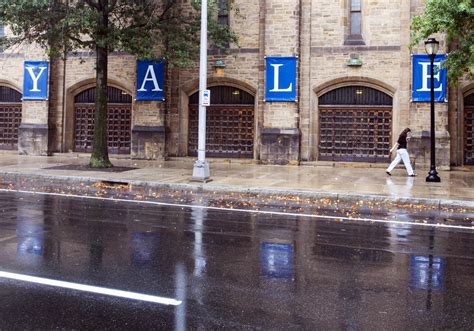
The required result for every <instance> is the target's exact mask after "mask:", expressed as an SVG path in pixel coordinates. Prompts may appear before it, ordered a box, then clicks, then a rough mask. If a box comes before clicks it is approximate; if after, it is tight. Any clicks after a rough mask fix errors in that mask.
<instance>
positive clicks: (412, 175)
mask: <svg viewBox="0 0 474 331" xmlns="http://www.w3.org/2000/svg"><path fill="white" fill-rule="evenodd" d="M408 176H409V177H416V174H411V175H408Z"/></svg>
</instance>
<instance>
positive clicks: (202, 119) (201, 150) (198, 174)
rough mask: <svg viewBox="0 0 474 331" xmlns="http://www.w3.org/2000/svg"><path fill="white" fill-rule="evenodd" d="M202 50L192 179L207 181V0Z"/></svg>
mask: <svg viewBox="0 0 474 331" xmlns="http://www.w3.org/2000/svg"><path fill="white" fill-rule="evenodd" d="M200 50H201V52H200V62H199V129H198V159H197V161H196V162H195V163H194V167H193V177H192V180H195V181H202V182H206V181H209V177H210V172H209V164H208V163H207V162H206V107H205V106H203V105H202V93H203V91H204V90H205V89H206V88H207V0H202V2H201V45H200Z"/></svg>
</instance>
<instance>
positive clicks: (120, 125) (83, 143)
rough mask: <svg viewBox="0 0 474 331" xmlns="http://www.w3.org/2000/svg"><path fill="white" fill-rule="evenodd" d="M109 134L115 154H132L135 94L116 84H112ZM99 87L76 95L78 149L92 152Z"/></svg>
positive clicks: (108, 113) (111, 149)
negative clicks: (96, 93) (124, 90)
mask: <svg viewBox="0 0 474 331" xmlns="http://www.w3.org/2000/svg"><path fill="white" fill-rule="evenodd" d="M108 100H109V103H108V105H107V134H108V150H109V153H111V154H130V145H131V127H132V126H131V125H132V116H131V115H132V105H131V102H132V97H131V96H130V95H129V94H127V93H125V92H123V91H121V90H119V89H117V88H114V87H108ZM94 101H95V87H94V88H91V89H88V90H86V91H84V92H82V93H80V94H78V95H77V96H76V97H75V105H74V123H75V128H74V129H75V139H74V147H75V151H76V152H82V153H91V152H92V139H93V136H94V114H95V104H94Z"/></svg>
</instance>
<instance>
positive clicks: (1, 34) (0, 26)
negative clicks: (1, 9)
mask: <svg viewBox="0 0 474 331" xmlns="http://www.w3.org/2000/svg"><path fill="white" fill-rule="evenodd" d="M4 36H5V27H4V26H3V22H2V19H1V18H0V39H1V38H2V37H4ZM0 52H3V46H2V45H1V43H0Z"/></svg>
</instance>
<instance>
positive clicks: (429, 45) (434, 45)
mask: <svg viewBox="0 0 474 331" xmlns="http://www.w3.org/2000/svg"><path fill="white" fill-rule="evenodd" d="M438 48H439V41H437V40H436V39H435V38H428V40H426V41H425V51H426V54H428V55H436V53H437V52H438Z"/></svg>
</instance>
